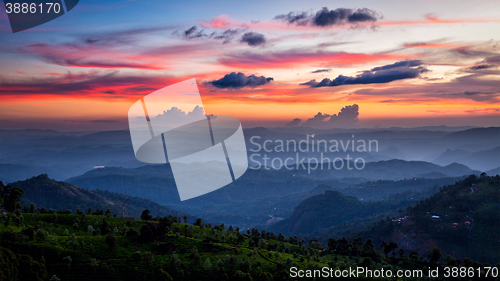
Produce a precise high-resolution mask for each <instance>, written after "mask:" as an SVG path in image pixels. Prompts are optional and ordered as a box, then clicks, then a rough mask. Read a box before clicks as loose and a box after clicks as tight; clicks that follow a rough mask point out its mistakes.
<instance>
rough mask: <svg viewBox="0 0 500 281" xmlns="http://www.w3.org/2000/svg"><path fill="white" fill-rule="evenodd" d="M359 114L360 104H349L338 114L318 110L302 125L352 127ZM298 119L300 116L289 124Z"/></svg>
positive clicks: (312, 126) (327, 127)
mask: <svg viewBox="0 0 500 281" xmlns="http://www.w3.org/2000/svg"><path fill="white" fill-rule="evenodd" d="M358 116H359V106H358V105H357V104H353V105H347V106H344V107H343V108H342V109H341V110H340V112H339V113H338V114H333V115H329V114H324V113H321V112H318V114H316V115H315V116H314V117H313V118H309V119H307V121H306V122H305V123H304V125H302V126H304V127H311V128H321V129H329V128H346V127H351V126H352V125H354V124H355V123H356V122H358ZM297 119H298V118H296V119H294V120H293V121H292V122H290V123H288V124H292V123H294V122H295V120H297ZM299 120H300V119H299ZM299 123H300V122H299ZM288 124H287V126H288ZM297 125H298V124H297Z"/></svg>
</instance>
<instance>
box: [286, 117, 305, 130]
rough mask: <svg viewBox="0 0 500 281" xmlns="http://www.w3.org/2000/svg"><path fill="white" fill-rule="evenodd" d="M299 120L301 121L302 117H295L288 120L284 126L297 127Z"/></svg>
mask: <svg viewBox="0 0 500 281" xmlns="http://www.w3.org/2000/svg"><path fill="white" fill-rule="evenodd" d="M300 122H302V119H300V118H295V119H293V120H292V121H290V123H288V124H286V125H285V127H286V128H292V127H297V126H299V125H300Z"/></svg>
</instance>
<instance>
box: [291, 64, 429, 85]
mask: <svg viewBox="0 0 500 281" xmlns="http://www.w3.org/2000/svg"><path fill="white" fill-rule="evenodd" d="M422 64H423V63H422V62H421V61H419V60H409V61H400V62H396V63H393V64H389V65H384V66H380V67H375V68H372V69H371V70H365V71H363V72H362V73H361V74H359V75H356V76H355V77H352V76H344V75H339V76H337V78H335V79H333V80H330V79H329V78H325V79H323V80H322V81H321V82H316V80H311V81H309V82H306V83H302V84H300V85H306V86H311V87H315V88H318V87H335V86H341V85H354V84H374V83H388V82H392V81H395V80H402V79H411V78H417V77H419V76H420V74H421V73H424V72H427V71H428V69H427V68H425V67H424V66H422Z"/></svg>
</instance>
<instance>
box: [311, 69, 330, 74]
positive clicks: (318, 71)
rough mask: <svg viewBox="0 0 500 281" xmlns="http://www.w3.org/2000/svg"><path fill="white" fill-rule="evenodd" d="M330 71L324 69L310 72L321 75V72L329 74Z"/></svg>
mask: <svg viewBox="0 0 500 281" xmlns="http://www.w3.org/2000/svg"><path fill="white" fill-rule="evenodd" d="M330 70H332V69H331V68H326V69H318V70H315V71H311V73H323V72H330Z"/></svg>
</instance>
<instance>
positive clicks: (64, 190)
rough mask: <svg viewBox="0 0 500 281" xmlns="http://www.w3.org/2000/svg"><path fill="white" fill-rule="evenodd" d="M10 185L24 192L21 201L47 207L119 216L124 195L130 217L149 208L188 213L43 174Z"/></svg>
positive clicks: (181, 214)
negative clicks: (96, 211) (100, 211)
mask: <svg viewBox="0 0 500 281" xmlns="http://www.w3.org/2000/svg"><path fill="white" fill-rule="evenodd" d="M12 186H14V187H18V188H21V189H22V190H23V191H24V195H23V203H24V204H25V205H29V204H31V203H33V204H34V205H35V206H37V207H45V208H47V209H49V208H52V209H54V210H59V209H63V210H66V209H70V210H72V211H75V210H76V209H77V208H80V210H82V211H86V210H87V208H88V207H92V209H93V210H95V209H97V208H99V209H103V210H106V209H108V208H109V209H110V210H111V212H112V213H113V214H117V215H120V214H121V210H122V204H123V202H124V201H125V200H126V198H127V197H128V200H127V202H126V204H125V208H126V212H127V213H128V216H130V217H135V218H139V217H140V215H141V213H142V211H144V210H145V209H149V210H150V211H151V213H155V214H161V215H168V214H172V215H175V216H184V215H188V214H187V213H185V212H181V211H176V210H172V209H170V208H168V207H165V206H162V205H160V204H158V203H155V202H152V201H150V200H147V199H142V198H138V197H133V196H126V195H124V194H119V193H113V192H109V191H104V190H87V189H83V188H81V187H78V186H76V185H73V184H70V183H67V182H62V181H56V180H53V179H50V178H49V177H48V176H47V175H45V174H42V175H39V176H37V177H32V178H30V179H27V180H25V181H18V182H14V183H12ZM189 217H190V220H194V219H195V218H194V217H193V216H190V215H189Z"/></svg>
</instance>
